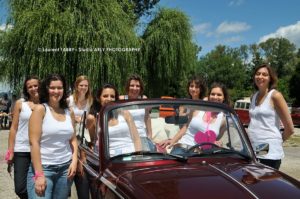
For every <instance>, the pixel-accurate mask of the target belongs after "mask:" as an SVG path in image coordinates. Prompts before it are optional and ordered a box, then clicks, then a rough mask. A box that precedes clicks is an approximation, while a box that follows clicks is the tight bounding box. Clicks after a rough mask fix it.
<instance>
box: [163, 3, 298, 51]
mask: <svg viewBox="0 0 300 199" xmlns="http://www.w3.org/2000/svg"><path fill="white" fill-rule="evenodd" d="M159 5H160V6H164V7H169V8H177V9H179V10H181V11H183V12H184V13H186V15H188V16H189V18H190V22H191V24H192V26H193V35H194V41H195V42H196V43H197V44H198V45H200V46H202V52H201V53H200V55H203V54H206V53H207V52H209V51H211V50H212V49H214V47H215V46H216V45H218V44H222V45H227V46H230V47H239V46H240V45H242V44H246V45H249V44H253V43H258V42H260V41H263V40H266V39H267V38H270V37H285V38H287V39H289V40H290V41H291V42H293V43H294V44H296V46H297V48H300V1H299V0H161V1H160V3H159Z"/></svg>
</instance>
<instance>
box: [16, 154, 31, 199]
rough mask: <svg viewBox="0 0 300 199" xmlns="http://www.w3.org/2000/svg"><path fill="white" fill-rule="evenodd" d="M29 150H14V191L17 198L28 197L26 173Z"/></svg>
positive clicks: (28, 163)
mask: <svg viewBox="0 0 300 199" xmlns="http://www.w3.org/2000/svg"><path fill="white" fill-rule="evenodd" d="M30 162H31V158H30V152H14V182H15V193H16V194H17V195H18V196H19V198H22V199H23V198H25V199H27V198H28V195H27V173H28V168H29V166H30Z"/></svg>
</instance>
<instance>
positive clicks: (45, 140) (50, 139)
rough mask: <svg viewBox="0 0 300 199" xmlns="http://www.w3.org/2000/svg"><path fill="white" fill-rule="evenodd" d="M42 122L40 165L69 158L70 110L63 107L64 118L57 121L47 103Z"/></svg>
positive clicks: (58, 162)
mask: <svg viewBox="0 0 300 199" xmlns="http://www.w3.org/2000/svg"><path fill="white" fill-rule="evenodd" d="M44 105H45V107H46V113H45V116H44V119H43V124H42V135H41V143H40V146H41V161H42V165H55V164H63V163H66V162H68V161H70V160H71V158H72V150H71V146H70V142H69V141H70V139H71V137H72V135H73V133H74V128H73V125H72V119H71V116H70V111H69V110H68V109H65V115H66V120H65V121H57V120H56V119H55V118H54V117H53V115H52V113H51V111H50V108H49V106H48V105H47V104H44Z"/></svg>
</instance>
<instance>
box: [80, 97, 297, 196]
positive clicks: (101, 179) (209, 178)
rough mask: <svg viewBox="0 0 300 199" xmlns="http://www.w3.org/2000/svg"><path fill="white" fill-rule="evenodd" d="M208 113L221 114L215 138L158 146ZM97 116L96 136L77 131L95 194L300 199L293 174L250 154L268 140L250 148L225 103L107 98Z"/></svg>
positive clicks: (262, 150) (261, 151)
mask: <svg viewBox="0 0 300 199" xmlns="http://www.w3.org/2000/svg"><path fill="white" fill-rule="evenodd" d="M160 107H172V109H173V111H174V114H171V115H170V116H164V117H161V114H160V110H161V109H160ZM205 112H210V113H216V114H217V115H218V116H219V117H220V118H221V121H222V128H220V132H215V133H216V135H217V136H215V137H214V139H208V140H205V139H203V140H204V142H201V139H196V138H195V139H192V140H189V142H191V143H194V144H192V145H187V144H186V145H183V144H181V145H182V146H183V147H185V153H182V154H174V153H173V152H171V150H172V149H171V148H170V149H169V148H168V149H166V150H161V148H160V147H159V145H158V143H160V142H162V141H164V140H168V139H171V138H173V137H174V136H175V135H176V134H177V132H178V131H180V130H184V129H185V128H187V127H188V126H189V125H190V121H191V119H192V117H194V115H196V114H201V113H205ZM98 115H99V117H98V123H97V127H96V128H97V129H96V132H97V133H96V134H97V135H95V136H96V139H95V141H94V142H93V143H88V142H87V141H86V138H85V136H84V133H82V136H81V138H80V140H81V144H80V147H79V148H80V150H81V152H84V153H85V154H86V160H84V161H82V162H83V166H84V170H85V172H86V174H87V176H88V178H89V185H90V189H91V196H92V198H135V199H148V198H149V199H150V198H151V199H152V198H161V199H166V198H168V199H169V198H174V199H177V198H189V199H190V198H191V199H193V198H222V199H225V198H286V199H292V198H295V199H296V198H297V199H299V198H300V182H299V181H298V180H297V179H294V178H292V177H290V176H288V175H286V174H284V173H282V172H280V171H277V170H274V169H272V168H270V167H267V166H264V165H263V164H261V163H259V162H257V160H256V158H255V156H256V155H258V154H259V155H261V154H264V153H267V152H268V144H266V143H261V144H260V145H258V146H255V150H253V149H252V146H251V145H250V142H249V139H248V137H247V134H246V132H245V129H244V127H243V126H242V125H241V123H240V122H239V119H238V117H237V115H236V114H235V112H234V110H233V109H232V108H230V107H227V106H226V105H223V104H220V103H213V102H207V101H195V100H188V99H176V100H174V99H173V100H169V99H147V100H136V101H123V102H116V103H112V104H108V105H106V106H105V107H104V108H102V110H101V111H100V113H99V114H98ZM133 121H134V123H132V122H133ZM201 122H202V120H199V125H200V123H201ZM197 124H198V123H197V121H196V122H194V126H195V125H196V126H197ZM209 128H210V127H208V128H207V129H205V130H208V129H209ZM186 133H188V132H186ZM150 134H152V135H151V136H150V137H151V139H148V138H147V136H148V137H149V135H150ZM137 135H138V136H137ZM145 135H146V137H145ZM93 136H94V135H93ZM137 138H138V139H137ZM216 141H217V142H216ZM140 144H141V145H142V146H141V145H140ZM151 144H152V146H154V148H151V147H149V146H150V145H151ZM155 147H156V148H155Z"/></svg>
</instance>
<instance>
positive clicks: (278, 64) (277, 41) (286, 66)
mask: <svg viewBox="0 0 300 199" xmlns="http://www.w3.org/2000/svg"><path fill="white" fill-rule="evenodd" d="M259 46H260V48H261V49H262V50H263V52H264V56H265V60H266V61H267V62H268V63H270V65H271V66H272V67H273V68H274V69H275V71H276V72H277V75H278V77H279V78H281V77H283V76H286V75H289V74H290V73H291V72H293V71H294V66H295V50H296V47H295V45H294V44H293V43H291V42H290V41H289V40H288V39H285V38H270V39H268V40H267V41H265V42H262V43H260V44H259Z"/></svg>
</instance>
